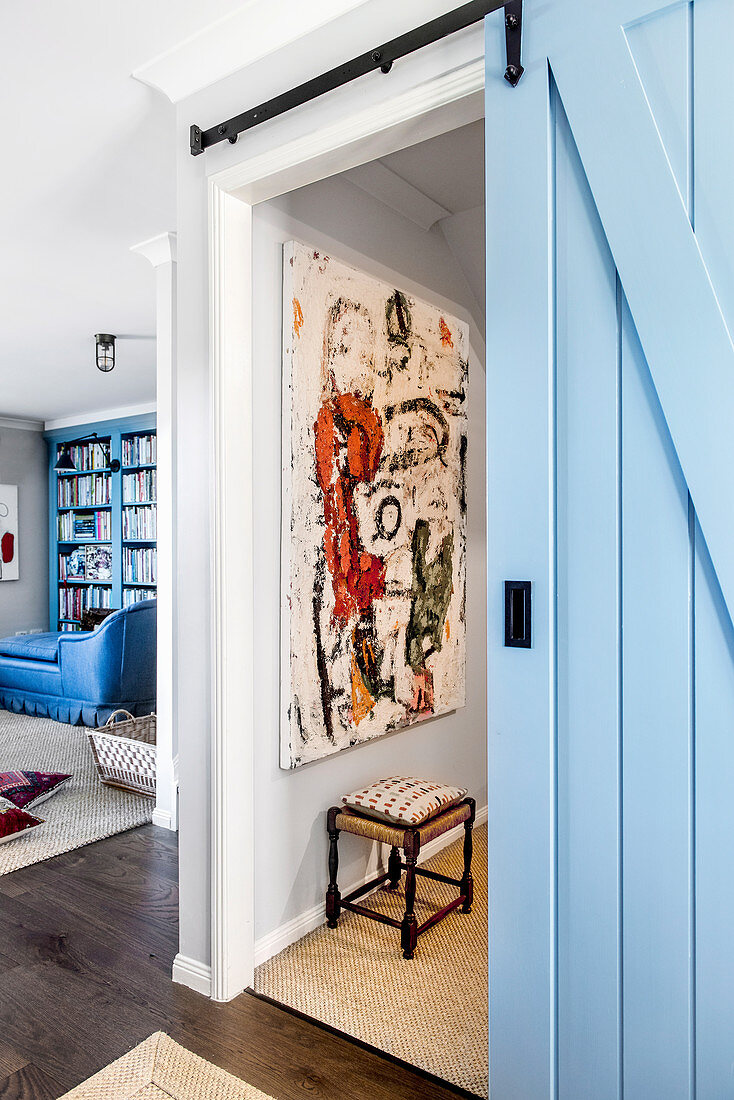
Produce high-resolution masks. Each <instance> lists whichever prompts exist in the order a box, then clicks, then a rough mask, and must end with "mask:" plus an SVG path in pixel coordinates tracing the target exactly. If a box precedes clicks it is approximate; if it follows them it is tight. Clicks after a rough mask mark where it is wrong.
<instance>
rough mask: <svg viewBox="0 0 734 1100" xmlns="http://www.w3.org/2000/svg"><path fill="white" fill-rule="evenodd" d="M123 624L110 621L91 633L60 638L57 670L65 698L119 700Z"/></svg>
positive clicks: (104, 701)
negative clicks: (58, 669)
mask: <svg viewBox="0 0 734 1100" xmlns="http://www.w3.org/2000/svg"><path fill="white" fill-rule="evenodd" d="M122 642H123V624H122V622H120V621H118V622H114V621H113V620H110V622H109V625H108V624H106V623H105V624H103V625H102V626H101V627H99V629H98V630H95V631H94V633H93V634H85V635H74V634H69V635H67V636H62V637H61V638H60V639H59V668H60V670H61V685H62V689H63V692H64V695H66V696H68V697H69V698H72V699H85V700H86V701H87V702H90V703H114V702H115V701H116V700H117V699H119V698H120V689H121V677H122Z"/></svg>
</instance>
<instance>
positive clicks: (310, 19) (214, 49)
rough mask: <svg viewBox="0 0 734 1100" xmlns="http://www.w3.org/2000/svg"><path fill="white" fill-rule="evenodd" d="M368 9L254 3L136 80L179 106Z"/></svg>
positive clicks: (145, 68) (355, 4)
mask: <svg viewBox="0 0 734 1100" xmlns="http://www.w3.org/2000/svg"><path fill="white" fill-rule="evenodd" d="M366 3H368V0H310V2H309V3H307V4H303V3H298V4H296V3H294V2H293V0H249V3H247V4H245V5H243V7H241V8H239V9H238V10H237V11H234V12H232V13H231V14H230V15H226V16H225V17H224V18H223V19H219V20H217V22H216V23H211V24H210V25H209V26H208V27H204V28H203V29H202V30H200V31H198V32H197V33H196V34H193V35H191V37H189V38H187V39H185V40H184V41H183V42H180V43H179V44H178V45H176V46H173V47H172V48H171V49H170V50H166V51H165V53H162V54H159V55H158V56H157V57H154V58H153V59H152V60H151V61H148V62H146V63H145V64H144V65H141V66H139V68H137V69H135V70H134V71H133V73H132V76H133V78H134V79H135V80H139V81H140V82H141V83H142V84H147V85H149V87H151V88H156V89H157V90H158V91H160V92H163V94H164V95H165V96H167V97H168V99H170V101H171V102H172V103H179V102H180V101H181V100H183V99H186V98H187V97H188V96H190V95H193V94H194V93H195V92H199V91H201V90H202V89H203V88H207V87H209V86H210V85H211V84H216V83H217V81H219V80H224V78H225V77H227V76H231V75H232V73H236V72H238V71H239V70H240V69H246V68H247V67H248V66H250V65H252V64H254V63H255V62H256V61H260V60H261V59H262V58H263V57H267V56H268V55H269V54H273V53H276V52H277V51H278V50H281V49H283V47H284V46H288V45H290V43H291V42H295V41H296V40H297V39H299V38H303V37H304V36H305V35H308V34H311V33H312V32H313V31H317V30H319V28H320V27H323V26H325V25H326V24H327V23H331V22H332V21H333V20H334V19H338V18H339V17H340V16H342V15H347V14H348V13H349V12H352V11H354V10H355V9H356V8H360V7H362V6H363V5H364V4H366ZM378 37H379V36H378Z"/></svg>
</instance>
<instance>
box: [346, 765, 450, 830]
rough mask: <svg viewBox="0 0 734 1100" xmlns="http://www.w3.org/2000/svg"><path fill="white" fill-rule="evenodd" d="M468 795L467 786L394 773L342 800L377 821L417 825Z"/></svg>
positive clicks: (353, 792)
mask: <svg viewBox="0 0 734 1100" xmlns="http://www.w3.org/2000/svg"><path fill="white" fill-rule="evenodd" d="M466 794H467V789H466V787H451V786H447V785H446V784H445V783H433V782H432V781H431V780H430V779H406V778H404V777H403V776H397V775H394V776H391V777H390V779H380V780H379V781H378V782H377V783H372V784H371V785H370V786H369V787H364V788H363V790H361V791H352V793H351V794H345V795H344V797H343V798H342V802H343V803H344V805H345V806H349V808H350V809H352V810H356V811H357V812H358V813H361V814H366V815H367V817H374V818H376V820H377V821H387V822H389V823H390V824H391V825H397V824H399V825H402V826H414V825H421V824H422V823H423V822H424V821H428V820H429V819H430V818H432V817H435V816H436V814H439V813H441V812H442V811H443V810H447V809H448V808H449V806H454V805H455V804H456V803H457V802H461V800H462V798H465V797H466Z"/></svg>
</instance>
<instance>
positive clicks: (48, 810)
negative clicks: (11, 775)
mask: <svg viewBox="0 0 734 1100" xmlns="http://www.w3.org/2000/svg"><path fill="white" fill-rule="evenodd" d="M24 770H25V771H39V772H67V773H69V772H70V773H71V774H72V775H73V776H74V778H73V780H72V781H71V783H70V784H69V785H68V786H67V787H65V788H64V789H63V790H62V791H60V792H59V794H56V795H53V796H52V797H51V798H49V799H48V801H47V802H43V803H42V804H41V805H40V806H39V807H38V808H37V809H36V810H31V811H30V812H31V813H34V814H35V816H36V817H40V818H43V820H44V824H43V825H41V826H40V828H38V829H31V830H30V831H29V832H28V833H27V834H21V835H20V836H19V837H18V839H17V840H12V841H10V842H9V843H7V844H2V845H0V875H7V874H9V873H10V872H11V871H18V870H20V868H21V867H29V866H30V865H31V864H32V863H41V862H42V861H43V860H45V859H51V857H52V856H58V855H61V853H62V852H70V851H71V850H72V849H73V848H81V847H82V846H83V845H85V844H91V843H92V842H93V841H95V840H102V838H103V837H106V836H113V835H114V834H115V833H124V832H125V831H126V830H127V829H133V828H135V826H137V825H146V824H147V823H148V822H150V821H152V819H153V808H154V803H153V800H152V799H149V798H143V797H141V796H140V795H136V794H128V793H127V792H126V791H118V790H114V789H112V788H111V787H103V786H102V784H101V783H100V781H99V779H98V778H97V773H96V771H95V768H94V761H93V759H92V751H91V749H90V747H89V741H88V739H87V731H86V729H85V727H84V726H67V725H65V724H63V723H61V722H52V721H51V720H50V719H48V718H31V717H29V716H28V715H26V714H12V713H11V712H10V711H7V710H0V771H24Z"/></svg>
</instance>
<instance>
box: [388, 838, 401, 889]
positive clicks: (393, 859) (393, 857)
mask: <svg viewBox="0 0 734 1100" xmlns="http://www.w3.org/2000/svg"><path fill="white" fill-rule="evenodd" d="M387 873H388V876H389V878H388V883H389V886H388V888H389V889H390V890H397V888H398V886H399V885H400V878H401V875H402V873H403V865H402V861H401V859H400V849H399V848H395V847H394V848H393V849H392V851H391V852H390V858H389V860H388V861H387Z"/></svg>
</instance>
